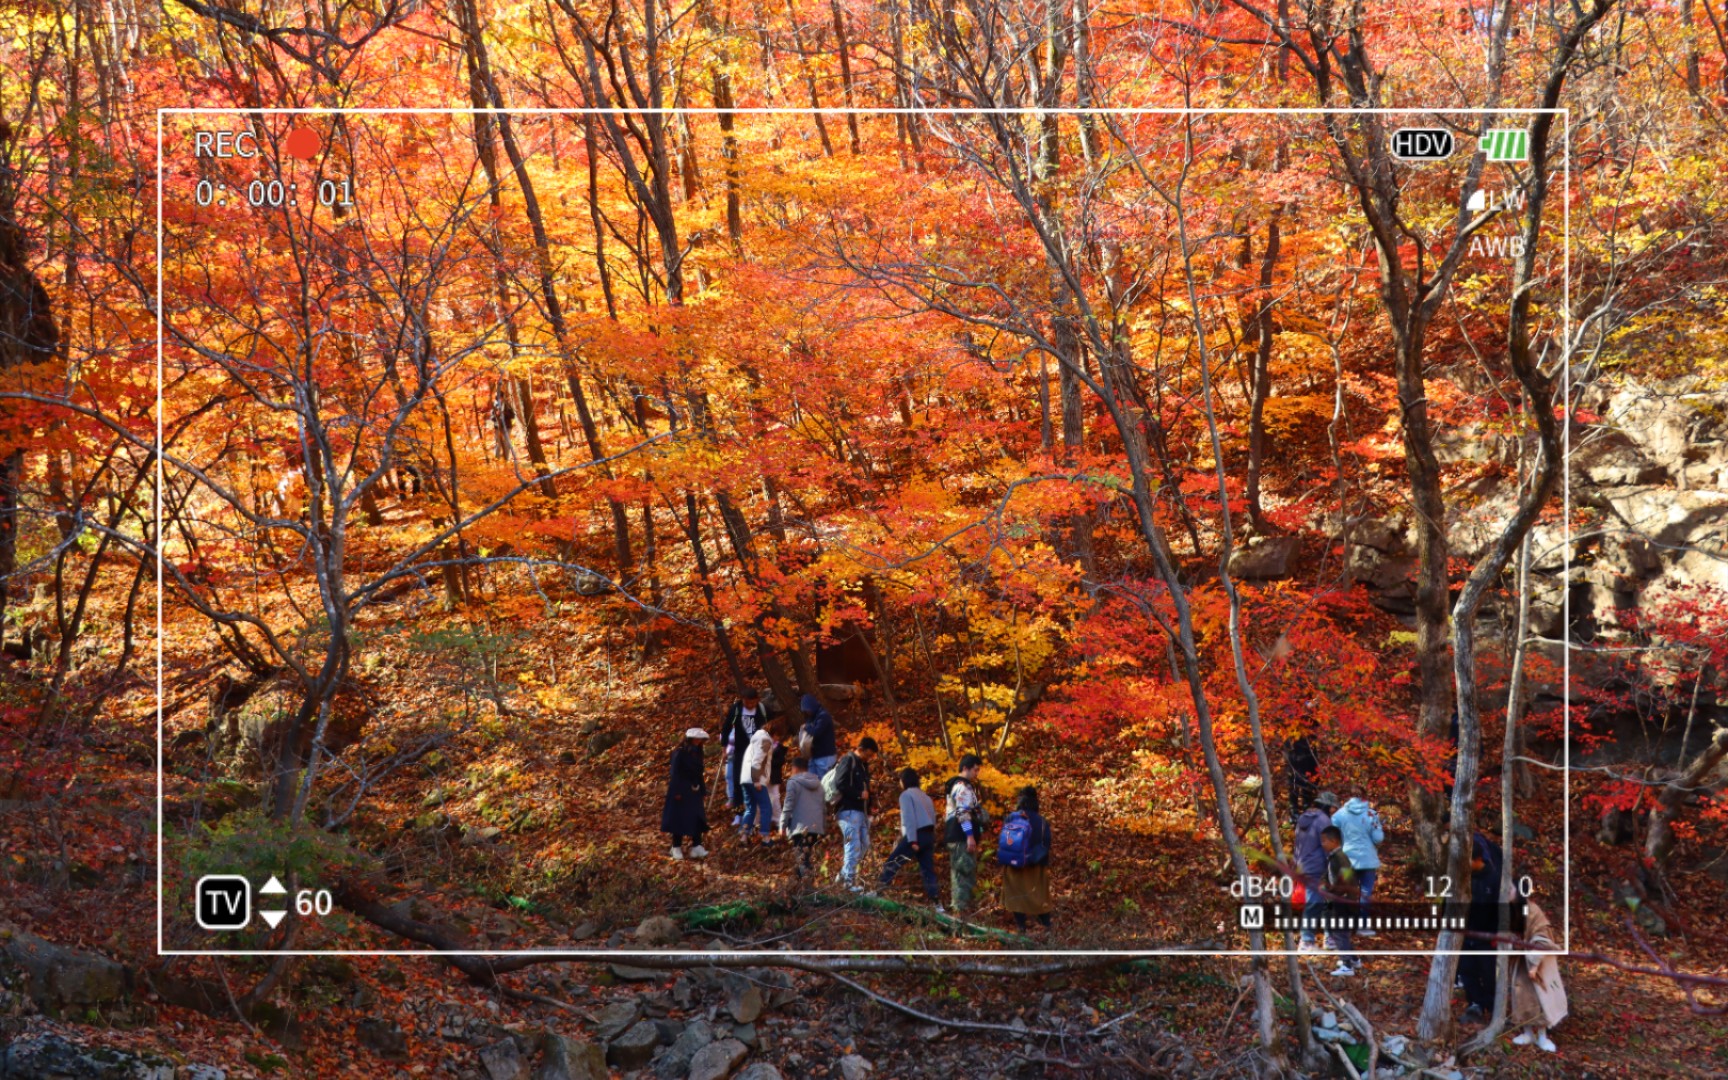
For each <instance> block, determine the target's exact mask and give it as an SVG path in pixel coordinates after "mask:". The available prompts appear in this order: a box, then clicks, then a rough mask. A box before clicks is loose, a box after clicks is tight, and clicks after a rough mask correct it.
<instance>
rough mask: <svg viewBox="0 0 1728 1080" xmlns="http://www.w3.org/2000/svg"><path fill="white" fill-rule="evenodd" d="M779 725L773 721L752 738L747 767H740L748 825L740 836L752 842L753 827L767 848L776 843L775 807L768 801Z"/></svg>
mask: <svg viewBox="0 0 1728 1080" xmlns="http://www.w3.org/2000/svg"><path fill="white" fill-rule="evenodd" d="M777 727H778V725H777V724H776V723H775V722H773V721H770V722H769V723H767V724H765V725H763V726H762V727H760V728H757V729H756V733H755V734H754V735H752V736H750V745H749V746H748V747H746V748H745V750H744V763H743V764H742V765H741V766H740V767H739V770H738V780H739V786H740V787H742V788H743V789H744V822H743V824H742V825H741V826H740V828H739V835H740V837H741V838H743V839H749V836H750V830H751V828H752V827H755V829H756V830H757V831H758V832H759V833H760V834H761V836H762V842H763V843H764V844H771V843H773V842H774V806H773V801H772V800H771V799H770V798H769V797H768V777H769V773H770V771H771V769H772V766H773V762H774V744H775V742H776V739H775V733H776V730H777Z"/></svg>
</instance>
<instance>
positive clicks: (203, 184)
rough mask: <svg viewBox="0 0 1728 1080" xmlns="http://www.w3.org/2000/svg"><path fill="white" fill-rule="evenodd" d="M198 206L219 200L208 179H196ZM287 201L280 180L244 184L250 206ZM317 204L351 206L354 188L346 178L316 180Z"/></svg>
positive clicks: (213, 186)
mask: <svg viewBox="0 0 1728 1080" xmlns="http://www.w3.org/2000/svg"><path fill="white" fill-rule="evenodd" d="M193 197H194V198H195V199H196V200H197V203H198V205H199V206H209V205H210V204H212V203H216V202H219V201H221V200H218V199H217V198H216V185H215V184H214V183H212V182H211V181H209V180H200V181H198V187H197V189H196V191H195V192H194V193H193ZM286 201H288V188H287V186H286V185H284V184H283V183H282V181H280V180H254V181H252V182H251V183H250V184H247V185H246V202H247V204H248V205H250V206H281V205H282V204H283V203H284V202H286ZM318 205H319V206H353V205H354V188H353V185H352V184H351V183H350V182H349V181H347V180H320V181H318Z"/></svg>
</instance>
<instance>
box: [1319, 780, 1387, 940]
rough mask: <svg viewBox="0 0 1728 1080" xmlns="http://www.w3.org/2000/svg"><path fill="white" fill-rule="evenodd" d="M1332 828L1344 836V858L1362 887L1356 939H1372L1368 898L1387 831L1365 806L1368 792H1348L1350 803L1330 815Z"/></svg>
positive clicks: (1371, 891) (1363, 789) (1355, 787)
mask: <svg viewBox="0 0 1728 1080" xmlns="http://www.w3.org/2000/svg"><path fill="white" fill-rule="evenodd" d="M1332 824H1333V825H1336V826H1337V827H1338V831H1339V832H1340V833H1342V834H1343V835H1344V855H1345V857H1346V858H1348V859H1349V860H1350V865H1351V866H1354V867H1355V868H1356V881H1357V884H1359V885H1361V886H1362V900H1361V909H1360V910H1361V914H1362V919H1363V924H1362V928H1361V929H1359V930H1357V931H1356V936H1357V937H1373V936H1374V930H1373V928H1372V927H1371V926H1369V925H1368V924H1367V918H1368V898H1369V897H1370V896H1372V895H1373V894H1374V879H1375V878H1376V877H1378V876H1379V874H1380V845H1381V844H1383V843H1385V841H1386V830H1385V828H1384V827H1382V826H1381V824H1380V815H1379V814H1377V813H1375V811H1374V807H1372V806H1371V805H1369V803H1368V790H1367V789H1366V788H1364V787H1363V786H1362V785H1361V784H1357V785H1356V786H1354V787H1352V788H1351V789H1350V801H1349V802H1347V803H1345V804H1344V805H1343V806H1342V807H1340V808H1339V809H1337V810H1335V811H1333V813H1332Z"/></svg>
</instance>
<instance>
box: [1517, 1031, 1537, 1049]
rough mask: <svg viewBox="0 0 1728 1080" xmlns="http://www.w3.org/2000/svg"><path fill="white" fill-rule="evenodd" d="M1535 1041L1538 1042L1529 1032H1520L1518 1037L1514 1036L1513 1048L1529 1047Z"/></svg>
mask: <svg viewBox="0 0 1728 1080" xmlns="http://www.w3.org/2000/svg"><path fill="white" fill-rule="evenodd" d="M1535 1041H1536V1036H1535V1035H1533V1034H1531V1033H1530V1032H1528V1031H1520V1032H1519V1033H1518V1034H1517V1035H1515V1036H1513V1038H1512V1045H1513V1046H1529V1045H1530V1044H1531V1043H1533V1042H1535Z"/></svg>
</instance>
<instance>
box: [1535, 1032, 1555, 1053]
mask: <svg viewBox="0 0 1728 1080" xmlns="http://www.w3.org/2000/svg"><path fill="white" fill-rule="evenodd" d="M1536 1045H1537V1046H1538V1047H1540V1048H1541V1049H1543V1050H1546V1051H1548V1052H1549V1053H1550V1054H1552V1053H1556V1052H1557V1051H1559V1049H1560V1048H1559V1047H1558V1046H1555V1045H1554V1040H1553V1039H1550V1038H1549V1037H1548V1036H1546V1035H1544V1036H1542V1037H1541V1038H1539V1039H1537V1040H1536Z"/></svg>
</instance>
